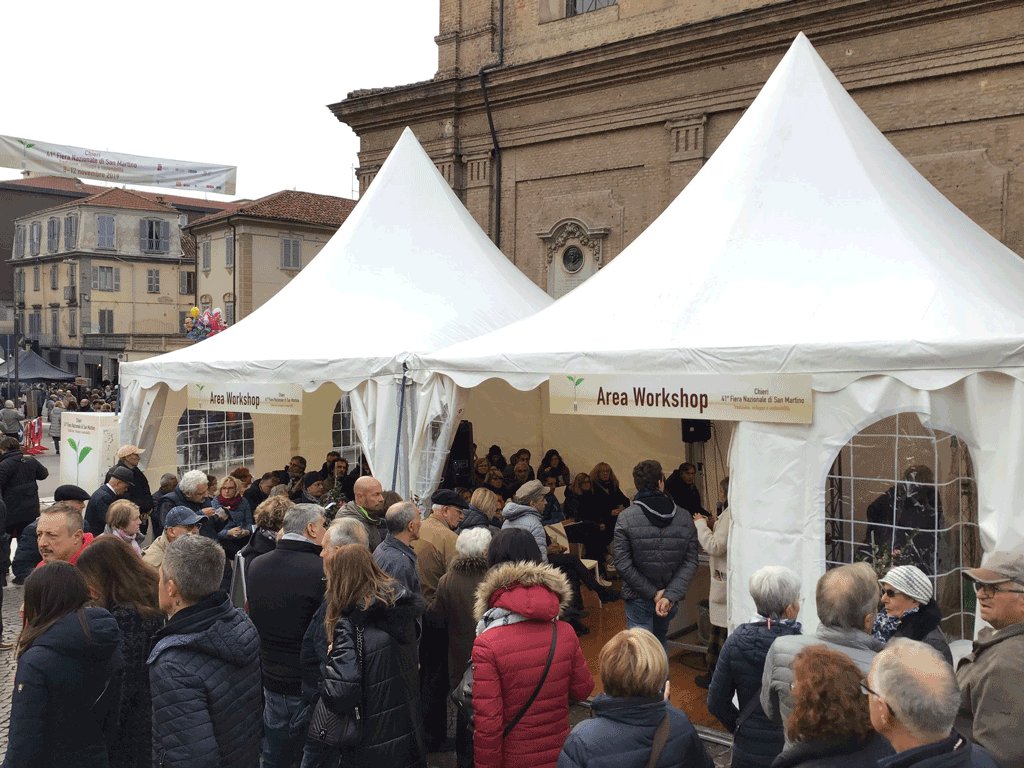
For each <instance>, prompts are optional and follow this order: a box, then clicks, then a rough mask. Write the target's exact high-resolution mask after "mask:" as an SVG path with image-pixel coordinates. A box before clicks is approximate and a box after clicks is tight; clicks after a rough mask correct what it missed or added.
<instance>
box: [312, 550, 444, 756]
mask: <svg viewBox="0 0 1024 768" xmlns="http://www.w3.org/2000/svg"><path fill="white" fill-rule="evenodd" d="M326 570H327V608H326V611H325V619H324V627H325V630H326V631H327V636H328V637H331V638H332V644H331V650H330V656H329V658H328V660H327V664H326V667H325V670H324V677H323V682H322V686H321V697H322V698H323V699H324V701H325V703H326V704H327V706H328V707H329V708H330V709H331V711H333V712H335V713H337V714H339V715H349V714H351V713H352V712H353V710H354V709H355V708H356V707H358V708H359V709H360V711H361V717H362V724H363V725H362V733H363V741H362V743H361V744H359V745H358V746H355V747H352V748H350V749H346V750H344V751H343V752H342V754H341V765H342V766H359V767H360V768H362V766H368V765H380V766H386V765H388V766H390V765H394V766H399V765H400V766H406V767H408V768H417V766H424V767H425V766H426V752H425V747H424V744H423V727H422V713H421V712H420V703H419V672H418V670H417V666H418V663H419V662H418V659H419V657H418V654H417V650H416V620H417V619H418V618H419V617H420V616H422V614H423V610H424V608H425V605H424V602H423V598H421V597H419V596H418V595H414V594H412V593H410V592H409V591H408V590H407V589H406V588H405V587H403V586H402V585H401V584H399V583H398V582H397V581H394V580H393V579H390V578H389V577H388V575H387V574H386V573H384V572H383V571H382V570H381V569H380V568H379V567H377V564H376V563H374V562H373V558H372V557H371V556H370V550H369V549H368V548H366V547H363V546H361V545H358V544H347V545H345V546H343V547H341V548H339V549H338V550H336V551H335V552H334V554H333V556H332V557H331V559H330V560H329V561H328V562H327V565H326ZM358 632H361V633H362V635H363V640H362V645H363V654H362V663H361V664H360V661H359V658H358V656H357V654H356V642H357V639H356V634H357V633H358ZM303 764H304V765H305V764H306V760H305V757H304V758H303Z"/></svg>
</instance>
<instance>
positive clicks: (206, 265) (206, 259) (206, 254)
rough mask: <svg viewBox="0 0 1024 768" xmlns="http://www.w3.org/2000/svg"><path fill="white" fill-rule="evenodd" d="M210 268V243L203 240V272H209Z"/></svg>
mask: <svg viewBox="0 0 1024 768" xmlns="http://www.w3.org/2000/svg"><path fill="white" fill-rule="evenodd" d="M211 266H212V264H211V259H210V241H209V240H204V241H203V272H209V271H210V268H211Z"/></svg>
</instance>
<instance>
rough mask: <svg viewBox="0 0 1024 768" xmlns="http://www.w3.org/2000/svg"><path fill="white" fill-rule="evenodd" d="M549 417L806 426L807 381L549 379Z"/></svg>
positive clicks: (651, 376) (702, 377) (778, 377)
mask: <svg viewBox="0 0 1024 768" xmlns="http://www.w3.org/2000/svg"><path fill="white" fill-rule="evenodd" d="M549 386H550V389H549V391H550V400H551V413H562V414H586V415H591V416H641V417H650V418H675V419H708V420H711V421H716V420H718V421H763V422H774V423H780V424H810V423H811V418H812V413H811V398H812V391H811V377H810V375H807V374H791V375H782V374H780V375H767V376H766V375H750V376H740V375H736V376H733V375H727V374H711V375H699V374H695V375H686V374H680V375H678V376H676V375H672V374H643V373H634V374H616V375H606V374H586V373H585V374H579V375H577V374H573V373H571V372H570V373H564V374H552V375H551V378H550V379H549Z"/></svg>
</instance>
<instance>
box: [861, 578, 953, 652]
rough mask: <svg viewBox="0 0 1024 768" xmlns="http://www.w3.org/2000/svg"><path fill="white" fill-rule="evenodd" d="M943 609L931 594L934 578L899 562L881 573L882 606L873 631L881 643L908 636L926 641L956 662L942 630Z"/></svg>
mask: <svg viewBox="0 0 1024 768" xmlns="http://www.w3.org/2000/svg"><path fill="white" fill-rule="evenodd" d="M941 623H942V613H941V612H940V611H939V604H938V603H937V602H935V597H934V596H933V595H932V582H931V579H929V578H928V576H926V575H925V573H924V572H923V571H922V570H921V569H920V568H916V567H914V566H913V565H898V566H896V567H895V568H892V569H890V570H889V572H888V573H887V574H885V576H884V577H882V610H880V611H879V612H878V616H876V617H875V624H874V627H873V628H872V630H871V634H872V635H873V636H874V638H875V639H876V640H878V641H879V642H880V643H887V642H889V640H890V639H892V638H894V637H908V638H910V639H911V640H920V641H921V642H923V643H927V644H928V645H930V646H931V647H932V648H934V649H935V650H936V651H938V652H939V653H941V654H942V656H943V658H945V659H946V663H947V664H949V666H950V667H952V666H953V652H952V651H951V650H950V648H949V642H948V641H947V640H946V636H945V635H944V634H943V633H942V629H941V628H940V626H939V625H940V624H941Z"/></svg>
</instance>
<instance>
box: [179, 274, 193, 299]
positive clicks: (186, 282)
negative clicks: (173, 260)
mask: <svg viewBox="0 0 1024 768" xmlns="http://www.w3.org/2000/svg"><path fill="white" fill-rule="evenodd" d="M195 292H196V273H195V272H191V271H186V270H182V271H181V272H179V273H178V293H181V294H193V293H195Z"/></svg>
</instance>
